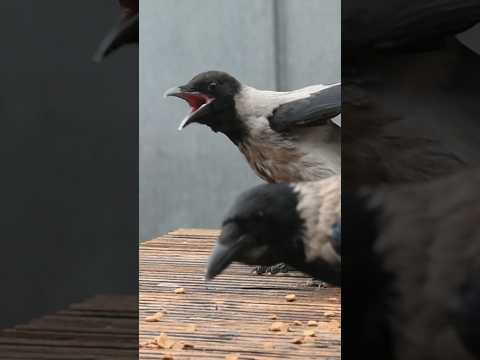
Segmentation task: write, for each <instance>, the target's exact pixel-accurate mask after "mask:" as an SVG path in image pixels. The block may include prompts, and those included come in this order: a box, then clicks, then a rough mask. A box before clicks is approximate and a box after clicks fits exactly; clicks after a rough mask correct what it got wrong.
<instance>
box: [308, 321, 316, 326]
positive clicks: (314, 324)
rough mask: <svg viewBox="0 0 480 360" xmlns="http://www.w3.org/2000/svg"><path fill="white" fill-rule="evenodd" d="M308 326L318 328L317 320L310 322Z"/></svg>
mask: <svg viewBox="0 0 480 360" xmlns="http://www.w3.org/2000/svg"><path fill="white" fill-rule="evenodd" d="M307 325H308V326H318V321H315V320H308V323H307Z"/></svg>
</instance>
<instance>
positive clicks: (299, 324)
mask: <svg viewBox="0 0 480 360" xmlns="http://www.w3.org/2000/svg"><path fill="white" fill-rule="evenodd" d="M293 325H296V326H302V325H303V324H302V322H301V321H299V320H295V321H294V322H293Z"/></svg>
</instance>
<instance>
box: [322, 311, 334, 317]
mask: <svg viewBox="0 0 480 360" xmlns="http://www.w3.org/2000/svg"><path fill="white" fill-rule="evenodd" d="M323 315H325V316H326V317H332V316H335V313H334V312H333V311H325V312H324V313H323Z"/></svg>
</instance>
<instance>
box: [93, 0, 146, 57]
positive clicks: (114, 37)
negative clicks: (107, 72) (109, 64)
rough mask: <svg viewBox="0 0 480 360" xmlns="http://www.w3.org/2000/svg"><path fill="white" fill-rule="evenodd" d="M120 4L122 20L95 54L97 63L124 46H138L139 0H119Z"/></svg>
mask: <svg viewBox="0 0 480 360" xmlns="http://www.w3.org/2000/svg"><path fill="white" fill-rule="evenodd" d="M119 3H120V7H121V11H122V14H121V16H120V19H119V20H118V22H117V24H115V25H114V26H113V28H112V29H111V30H110V32H109V33H108V34H107V35H106V36H105V38H104V39H103V41H102V42H101V44H100V46H99V47H98V49H97V51H96V52H95V55H94V56H93V60H94V61H95V62H101V61H102V60H104V59H105V58H106V57H107V56H109V55H110V54H112V53H113V52H114V51H116V50H117V49H119V48H120V47H122V46H124V45H127V44H138V21H139V15H138V6H139V3H138V0H119Z"/></svg>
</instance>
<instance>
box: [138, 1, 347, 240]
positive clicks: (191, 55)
mask: <svg viewBox="0 0 480 360" xmlns="http://www.w3.org/2000/svg"><path fill="white" fill-rule="evenodd" d="M340 4H341V3H340V1H338V0H322V1H318V0H288V1H287V0H275V1H274V0H262V1H257V0H238V1H224V0H206V1H187V0H162V1H157V0H142V1H141V3H140V12H141V22H140V240H148V239H150V238H152V237H155V236H158V235H160V234H162V233H165V232H167V231H169V230H172V229H175V228H178V227H213V228H216V227H218V226H219V225H220V223H221V220H222V216H223V215H224V213H225V211H226V209H227V208H228V207H229V206H230V205H231V204H232V202H233V200H234V198H235V197H236V196H238V194H239V193H240V192H241V191H243V190H245V189H247V188H249V187H251V186H252V185H254V184H257V183H260V182H261V180H260V179H259V178H257V177H256V175H254V173H253V172H252V170H251V169H250V168H249V167H248V165H247V163H246V161H245V160H244V158H243V156H242V155H241V154H240V152H239V151H238V150H237V149H236V147H234V146H233V145H232V144H231V143H230V141H229V140H228V139H227V138H226V137H224V136H223V135H220V134H214V133H213V132H211V131H210V130H209V129H208V128H207V127H205V126H198V125H192V126H190V127H188V128H186V129H184V130H183V131H182V132H179V131H178V130H177V128H178V125H179V123H180V121H181V120H182V118H183V117H184V116H185V115H186V113H187V112H188V106H187V104H186V103H184V102H182V101H181V100H179V99H173V98H169V99H163V98H162V94H163V92H164V91H165V90H166V89H167V88H169V87H171V86H174V85H180V84H182V83H185V82H187V81H188V80H189V79H190V78H191V77H193V76H194V75H195V74H197V73H199V72H202V71H206V70H212V69H217V70H224V71H227V72H229V73H231V74H233V75H234V76H236V77H237V78H238V79H239V80H241V81H242V82H244V83H246V84H249V85H251V86H255V87H257V88H260V89H277V90H287V89H295V88H299V87H302V86H306V85H311V84H318V83H332V82H337V81H339V80H340V76H341V69H340V66H341V64H340V48H341V42H340V41H341V38H340V34H341V32H340Z"/></svg>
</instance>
